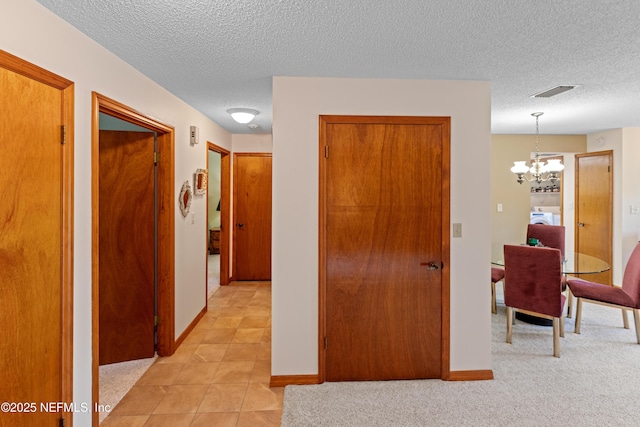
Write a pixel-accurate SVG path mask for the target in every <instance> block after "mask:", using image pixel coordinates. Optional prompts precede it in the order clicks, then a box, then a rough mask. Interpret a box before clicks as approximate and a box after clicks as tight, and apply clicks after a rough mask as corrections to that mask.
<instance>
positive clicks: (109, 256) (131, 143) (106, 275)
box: [99, 131, 155, 365]
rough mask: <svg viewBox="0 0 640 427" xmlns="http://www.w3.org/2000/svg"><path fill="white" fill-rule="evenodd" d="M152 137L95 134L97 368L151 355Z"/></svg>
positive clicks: (138, 133)
mask: <svg viewBox="0 0 640 427" xmlns="http://www.w3.org/2000/svg"><path fill="white" fill-rule="evenodd" d="M153 153H154V135H153V133H151V132H122V131H100V195H99V197H100V220H99V221H100V238H99V241H100V243H99V254H100V273H99V274H100V296H99V303H100V308H99V315H100V320H99V334H100V342H99V353H100V364H101V365H105V364H109V363H115V362H123V361H127V360H136V359H143V358H148V357H153V355H154V351H155V350H154V312H155V307H154V298H155V289H154V274H155V273H154V260H155V255H154V252H155V245H154V215H155V214H154V163H153Z"/></svg>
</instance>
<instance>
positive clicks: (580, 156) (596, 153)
mask: <svg viewBox="0 0 640 427" xmlns="http://www.w3.org/2000/svg"><path fill="white" fill-rule="evenodd" d="M599 156H606V157H608V158H609V167H610V168H611V169H610V171H609V191H608V197H609V201H610V202H611V203H609V210H608V212H607V213H608V215H607V222H608V224H607V226H608V227H607V231H608V232H609V236H610V239H609V259H606V260H605V261H606V262H608V263H609V265H610V266H611V268H610V269H609V275H610V277H611V280H610V282H613V220H614V219H613V198H614V194H613V186H614V183H613V180H614V178H615V176H614V174H613V167H614V165H613V150H605V151H591V152H588V153H579V154H576V155H575V183H574V186H575V190H574V191H575V203H574V205H575V216H574V224H573V226H574V237H573V239H574V242H573V243H574V248H575V250H576V252H579V251H580V247H579V243H580V239H579V233H578V220H579V219H580V200H579V199H578V196H579V195H580V193H579V186H580V179H579V178H580V159H583V158H586V157H599ZM610 284H611V283H610Z"/></svg>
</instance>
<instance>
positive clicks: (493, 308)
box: [491, 282, 498, 314]
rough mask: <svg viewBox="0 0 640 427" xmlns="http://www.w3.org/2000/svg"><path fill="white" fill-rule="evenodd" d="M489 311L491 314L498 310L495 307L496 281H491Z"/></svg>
mask: <svg viewBox="0 0 640 427" xmlns="http://www.w3.org/2000/svg"><path fill="white" fill-rule="evenodd" d="M491 312H492V313H493V314H496V313H497V312H498V309H497V307H496V282H491Z"/></svg>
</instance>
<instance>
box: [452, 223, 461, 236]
mask: <svg viewBox="0 0 640 427" xmlns="http://www.w3.org/2000/svg"><path fill="white" fill-rule="evenodd" d="M453 237H462V224H461V223H459V222H456V223H454V224H453Z"/></svg>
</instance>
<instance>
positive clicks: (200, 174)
mask: <svg viewBox="0 0 640 427" xmlns="http://www.w3.org/2000/svg"><path fill="white" fill-rule="evenodd" d="M193 188H194V191H193V192H194V193H195V194H197V195H200V194H205V193H206V192H207V170H206V169H196V173H195V175H194V178H193Z"/></svg>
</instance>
